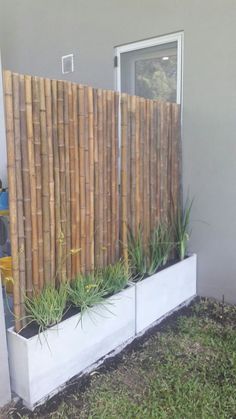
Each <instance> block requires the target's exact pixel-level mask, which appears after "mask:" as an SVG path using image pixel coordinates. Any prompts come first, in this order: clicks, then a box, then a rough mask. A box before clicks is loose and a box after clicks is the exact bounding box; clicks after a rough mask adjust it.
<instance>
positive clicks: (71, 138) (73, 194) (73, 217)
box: [68, 83, 76, 278]
mask: <svg viewBox="0 0 236 419" xmlns="http://www.w3.org/2000/svg"><path fill="white" fill-rule="evenodd" d="M68 116H69V159H70V214H71V248H72V249H76V191H75V183H76V173H75V137H74V120H73V116H74V115H73V93H72V84H71V83H68ZM75 275H76V254H74V255H72V257H71V278H75Z"/></svg>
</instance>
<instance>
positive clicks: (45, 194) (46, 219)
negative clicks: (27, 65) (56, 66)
mask: <svg viewBox="0 0 236 419" xmlns="http://www.w3.org/2000/svg"><path fill="white" fill-rule="evenodd" d="M39 96H40V131H41V162H42V211H43V265H44V282H45V283H49V282H50V281H51V278H52V277H51V260H50V251H51V242H50V207H49V199H50V198H49V156H48V155H49V148H48V138H47V124H46V101H45V86H44V79H43V78H40V79H39Z"/></svg>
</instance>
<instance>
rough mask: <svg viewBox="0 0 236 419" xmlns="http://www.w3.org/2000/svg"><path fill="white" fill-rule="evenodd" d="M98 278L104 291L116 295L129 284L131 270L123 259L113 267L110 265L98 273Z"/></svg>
mask: <svg viewBox="0 0 236 419" xmlns="http://www.w3.org/2000/svg"><path fill="white" fill-rule="evenodd" d="M97 276H98V277H99V281H100V283H101V285H102V287H103V288H104V289H106V290H107V292H108V294H116V293H117V292H119V291H121V290H122V289H123V288H125V287H126V285H127V284H128V282H129V279H130V274H129V269H128V268H127V266H126V265H125V263H124V261H123V260H122V259H121V260H119V261H118V262H116V263H115V264H113V265H108V266H106V267H105V268H102V269H99V270H98V271H97Z"/></svg>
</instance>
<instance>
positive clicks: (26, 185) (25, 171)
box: [20, 75, 33, 296]
mask: <svg viewBox="0 0 236 419" xmlns="http://www.w3.org/2000/svg"><path fill="white" fill-rule="evenodd" d="M20 131H21V157H22V181H23V191H24V194H23V204H24V217H25V220H24V230H25V268H26V293H27V295H28V296H31V295H32V291H33V288H32V276H33V275H32V240H31V235H32V228H31V226H32V221H31V206H30V176H29V158H28V144H27V132H26V131H27V129H26V106H25V78H24V76H23V75H20Z"/></svg>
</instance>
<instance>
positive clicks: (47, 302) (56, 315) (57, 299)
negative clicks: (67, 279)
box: [25, 284, 67, 332]
mask: <svg viewBox="0 0 236 419" xmlns="http://www.w3.org/2000/svg"><path fill="white" fill-rule="evenodd" d="M66 304H67V285H66V284H61V285H60V286H59V287H58V288H55V287H54V286H53V285H51V284H48V285H45V287H44V289H43V290H42V292H41V293H40V294H36V293H34V295H33V296H32V297H27V296H26V297H25V309H26V319H27V320H28V321H29V323H32V322H35V323H37V325H38V326H39V332H42V331H44V330H45V329H47V328H48V327H51V326H54V325H56V324H58V323H60V321H61V320H62V317H63V314H64V312H65V310H66Z"/></svg>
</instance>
